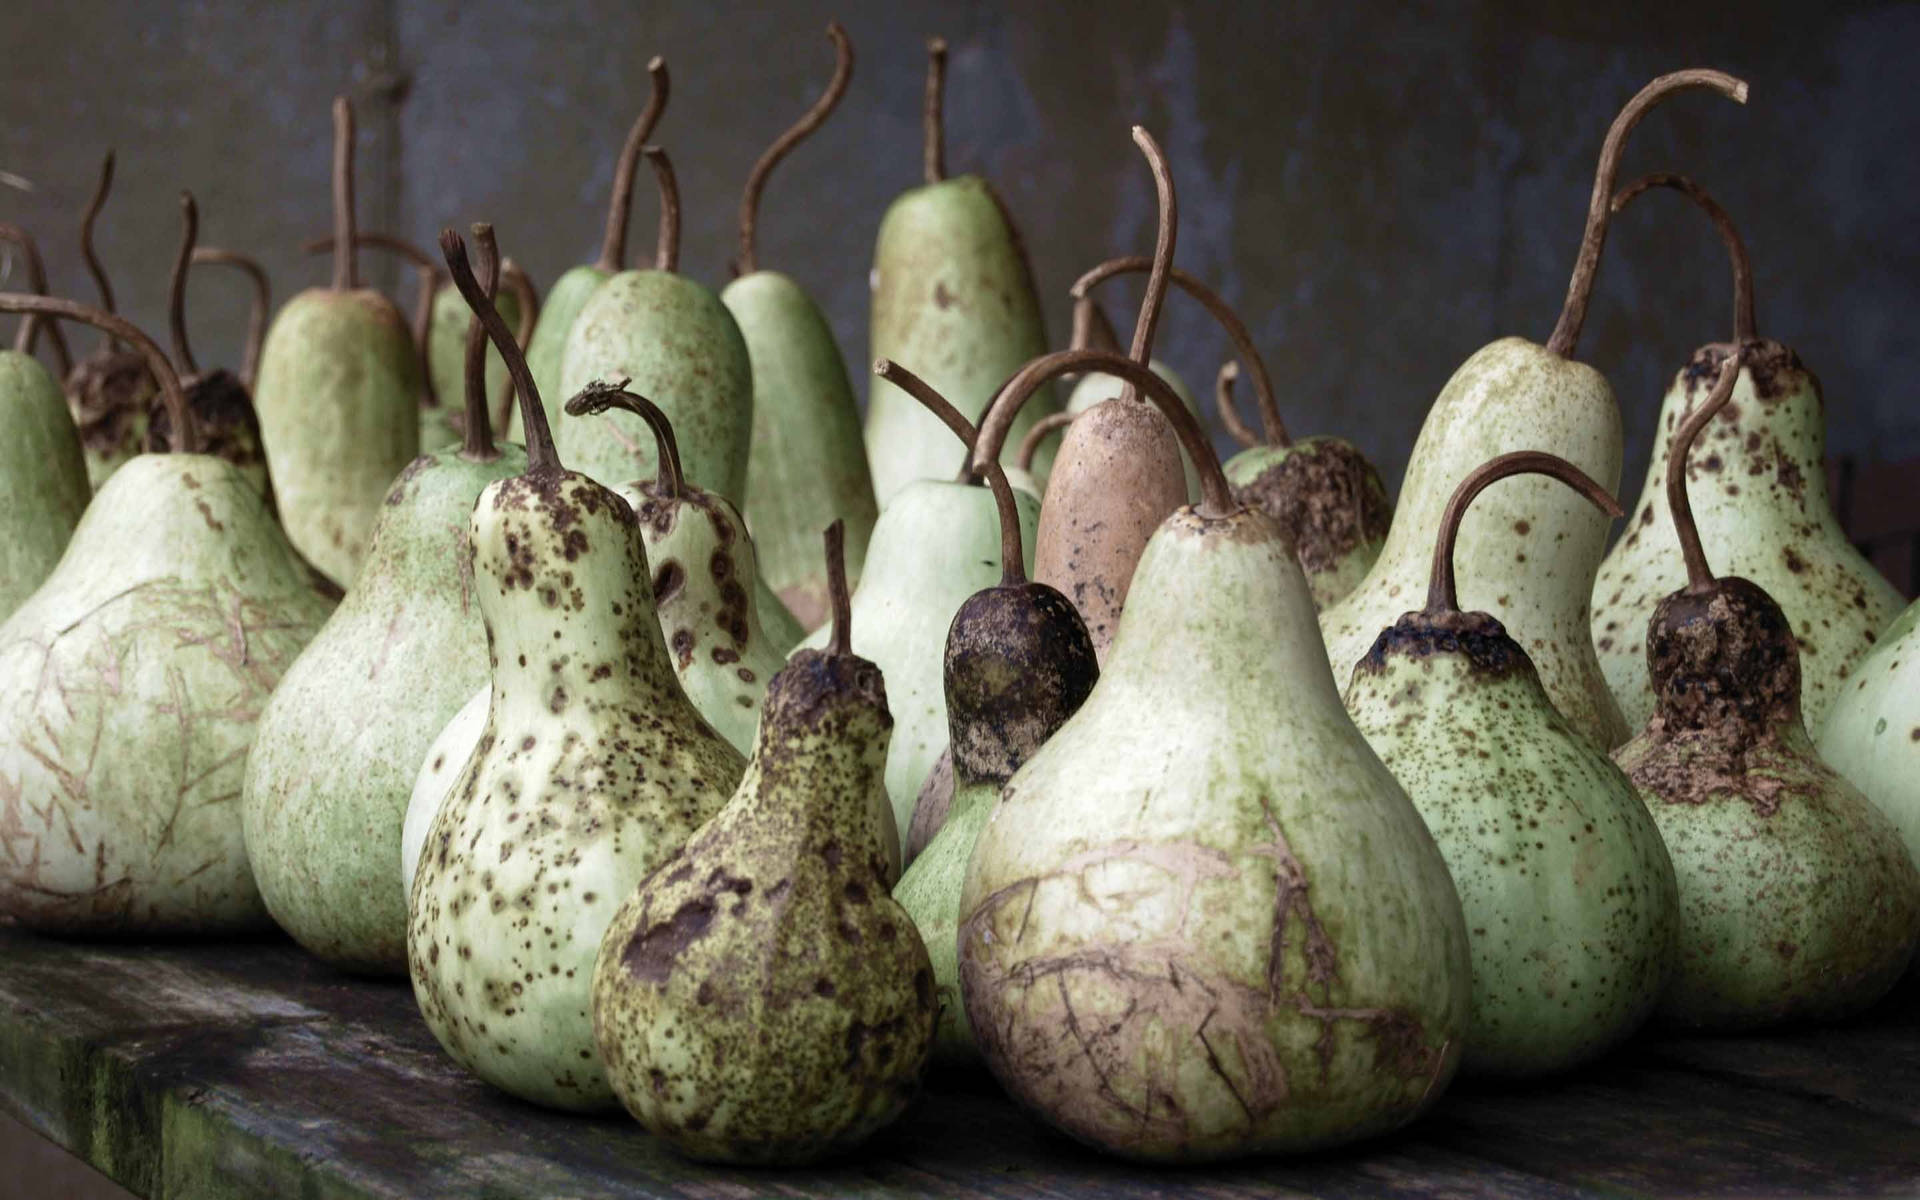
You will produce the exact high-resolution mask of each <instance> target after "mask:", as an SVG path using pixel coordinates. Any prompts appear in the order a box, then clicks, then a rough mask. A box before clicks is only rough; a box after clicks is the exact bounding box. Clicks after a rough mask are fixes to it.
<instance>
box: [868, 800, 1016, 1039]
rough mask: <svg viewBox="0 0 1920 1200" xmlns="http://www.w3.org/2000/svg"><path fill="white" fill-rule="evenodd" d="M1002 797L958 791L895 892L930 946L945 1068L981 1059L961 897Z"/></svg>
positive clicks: (935, 1033)
mask: <svg viewBox="0 0 1920 1200" xmlns="http://www.w3.org/2000/svg"><path fill="white" fill-rule="evenodd" d="M999 798H1000V785H998V784H994V783H975V784H968V785H966V786H964V787H956V788H955V789H954V792H953V798H952V800H951V801H950V803H949V806H948V809H947V818H946V821H945V823H944V824H942V825H941V826H940V831H939V832H938V833H936V834H934V836H933V840H931V841H929V842H928V843H927V846H926V849H925V850H923V851H921V852H920V853H919V854H918V855H916V856H915V857H914V859H913V861H912V862H911V863H908V864H907V869H906V871H905V872H903V873H902V874H901V876H900V884H899V886H898V887H896V888H895V889H894V892H893V898H894V899H895V900H898V901H899V902H900V907H901V908H902V909H904V910H906V913H907V916H908V918H909V919H910V920H911V921H912V922H913V926H914V928H916V929H918V930H919V931H920V940H921V942H922V943H923V944H925V946H926V948H927V961H928V963H929V965H930V966H931V968H932V970H933V986H934V996H935V999H936V1000H937V1002H938V1007H939V1010H940V1020H939V1025H938V1028H937V1029H936V1030H935V1032H934V1041H933V1061H934V1062H935V1063H938V1064H940V1065H942V1066H959V1065H963V1064H966V1063H973V1062H978V1061H980V1051H979V1048H978V1046H977V1045H976V1044H975V1042H974V1036H973V1026H972V1025H970V1024H969V1023H968V1022H967V1010H966V1005H964V1004H962V1003H961V1000H960V893H961V890H962V889H963V888H964V886H965V884H966V879H967V862H968V860H969V859H971V858H972V857H973V848H974V845H975V844H976V843H977V842H978V841H979V839H980V831H981V830H982V829H985V828H986V825H987V818H988V817H990V816H992V815H993V805H994V802H995V801H997V800H998V799H999Z"/></svg>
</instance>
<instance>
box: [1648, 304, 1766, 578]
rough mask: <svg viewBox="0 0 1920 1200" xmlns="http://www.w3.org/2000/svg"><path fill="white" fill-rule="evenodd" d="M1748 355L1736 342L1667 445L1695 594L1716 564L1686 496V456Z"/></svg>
mask: <svg viewBox="0 0 1920 1200" xmlns="http://www.w3.org/2000/svg"><path fill="white" fill-rule="evenodd" d="M1746 358H1747V344H1746V343H1745V342H1744V341H1739V342H1735V343H1734V345H1733V353H1732V354H1729V355H1728V356H1727V361H1726V362H1724V363H1722V364H1721V366H1720V376H1719V378H1717V379H1715V380H1714V381H1713V391H1711V392H1709V393H1708V394H1707V400H1706V403H1704V404H1702V405H1701V406H1700V407H1699V408H1696V409H1694V410H1693V411H1692V412H1691V413H1688V414H1687V419H1686V420H1684V421H1682V422H1680V428H1678V429H1676V430H1674V431H1673V444H1672V445H1671V446H1669V447H1667V508H1668V509H1670V510H1672V512H1673V532H1674V534H1675V536H1677V537H1678V538H1679V540H1680V557H1681V558H1682V559H1683V560H1684V561H1685V562H1686V564H1687V590H1688V591H1689V592H1693V593H1695V594H1696V595H1697V594H1699V593H1701V592H1705V591H1709V590H1711V589H1712V587H1713V568H1712V567H1710V566H1708V565H1707V552H1706V550H1705V549H1704V548H1702V547H1701V545H1700V527H1699V525H1697V524H1695V523H1694V520H1693V502H1692V501H1690V500H1689V499H1687V456H1688V455H1689V454H1691V453H1692V452H1693V443H1694V440H1695V439H1697V438H1698V437H1699V436H1700V431H1701V430H1702V429H1705V428H1706V427H1707V422H1709V421H1711V420H1713V418H1714V417H1715V416H1716V415H1717V414H1718V413H1719V412H1720V410H1721V409H1722V408H1725V407H1726V404H1727V401H1728V400H1729V399H1730V398H1731V397H1732V396H1733V385H1734V383H1735V382H1736V381H1737V380H1738V379H1739V378H1740V367H1741V365H1742V364H1743V363H1745V362H1746Z"/></svg>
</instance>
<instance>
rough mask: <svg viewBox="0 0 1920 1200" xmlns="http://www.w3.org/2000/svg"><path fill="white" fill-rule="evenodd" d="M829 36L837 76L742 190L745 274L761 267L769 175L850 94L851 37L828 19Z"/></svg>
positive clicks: (739, 267)
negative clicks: (757, 252) (759, 236)
mask: <svg viewBox="0 0 1920 1200" xmlns="http://www.w3.org/2000/svg"><path fill="white" fill-rule="evenodd" d="M827 37H828V38H829V39H830V40H831V41H832V42H833V78H831V79H829V80H827V88H826V90H825V91H823V92H821V93H820V98H819V99H818V100H815V101H814V102H813V107H811V108H809V109H807V111H806V112H804V113H802V114H801V116H800V119H799V120H798V121H795V122H794V123H793V124H792V125H790V126H788V127H787V131H786V132H785V133H783V134H781V135H780V136H779V137H777V138H775V139H773V144H772V145H770V146H768V147H767V148H766V150H764V151H763V152H762V153H761V155H760V158H759V160H758V161H757V162H755V163H754V164H753V170H751V171H749V172H747V186H746V187H745V189H743V190H742V191H741V193H740V257H739V258H738V259H736V260H735V261H734V269H735V270H736V271H738V272H739V273H740V274H742V275H751V274H753V273H754V272H755V271H757V270H759V269H760V268H759V266H758V264H757V262H756V260H755V258H754V252H753V251H754V244H753V240H754V233H755V231H756V229H757V228H758V225H759V217H760V193H761V192H762V191H764V190H765V189H766V186H767V177H768V176H769V175H772V174H773V169H774V168H775V167H777V166H779V165H780V161H781V160H782V159H784V158H786V156H787V155H788V154H790V153H792V152H793V148H794V147H795V146H798V145H799V144H800V143H801V142H803V141H805V140H806V139H807V137H808V136H809V135H810V134H812V133H813V131H814V130H816V129H818V128H820V126H821V125H823V124H825V123H826V120H827V118H828V117H830V116H832V115H833V110H834V109H835V108H837V107H838V106H839V104H840V98H841V97H842V96H844V95H846V94H847V83H848V82H849V81H850V80H852V78H853V43H851V42H849V41H848V40H847V31H846V30H845V29H842V28H841V27H840V22H838V21H828V22H827Z"/></svg>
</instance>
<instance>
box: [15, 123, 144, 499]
mask: <svg viewBox="0 0 1920 1200" xmlns="http://www.w3.org/2000/svg"><path fill="white" fill-rule="evenodd" d="M113 161H114V156H113V151H111V150H109V151H107V152H106V155H105V157H103V158H102V159H101V161H100V178H99V182H98V183H97V184H96V185H95V186H94V191H93V196H92V197H91V198H90V199H89V200H88V201H87V207H86V211H85V212H84V213H82V214H81V217H80V257H81V259H82V261H84V262H85V263H86V266H87V273H88V274H89V275H91V276H92V277H93V284H94V288H95V289H96V290H97V291H98V292H99V294H100V299H99V303H100V310H101V311H102V312H105V313H107V314H109V315H112V314H113V313H114V311H115V309H114V303H113V282H112V280H111V279H109V278H108V276H107V270H106V267H105V266H103V265H102V264H101V262H100V257H99V255H98V254H96V253H95V252H94V246H93V227H94V224H95V222H97V221H98V220H99V219H100V211H101V209H103V208H105V207H106V203H107V197H108V195H109V194H110V193H111V192H112V191H113ZM29 285H30V286H31V280H29ZM33 290H35V291H45V290H46V289H45V288H44V287H35V288H34V289H33ZM63 361H64V359H63ZM63 376H64V377H63V379H62V383H61V386H62V387H63V388H64V389H65V390H66V393H67V406H68V408H69V410H70V411H71V412H72V414H73V423H74V426H75V428H77V429H78V430H79V434H80V447H81V453H82V454H83V455H84V456H85V458H86V463H87V482H88V485H89V486H90V487H92V488H95V489H98V488H99V487H100V486H101V485H102V484H104V483H106V481H107V479H108V477H109V476H111V475H112V474H113V473H114V472H115V471H117V470H119V469H120V466H121V464H123V463H125V462H126V461H127V460H128V459H130V458H132V457H133V456H134V455H136V454H139V453H140V448H141V446H143V445H144V444H145V443H146V437H147V414H148V410H149V407H150V406H151V404H152V402H153V400H154V397H155V396H156V395H158V392H159V389H158V386H157V385H156V383H155V380H154V378H153V373H152V372H151V371H150V370H148V369H147V362H146V357H145V356H144V355H142V354H141V353H140V351H139V350H138V349H137V348H135V347H133V346H128V345H124V344H122V343H120V342H119V341H117V340H116V339H115V338H113V337H111V336H109V335H107V334H102V335H101V337H100V344H99V345H98V346H97V347H95V349H94V350H93V352H92V353H91V354H88V355H87V356H86V357H85V358H82V359H81V360H80V361H79V362H77V363H74V364H72V365H71V366H70V367H67V368H65V369H64V371H63Z"/></svg>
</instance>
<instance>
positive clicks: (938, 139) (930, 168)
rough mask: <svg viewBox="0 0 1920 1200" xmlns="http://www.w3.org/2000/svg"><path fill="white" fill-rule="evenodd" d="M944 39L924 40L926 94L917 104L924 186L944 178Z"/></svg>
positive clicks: (945, 154)
mask: <svg viewBox="0 0 1920 1200" xmlns="http://www.w3.org/2000/svg"><path fill="white" fill-rule="evenodd" d="M946 91H947V39H945V38H941V37H937V38H930V39H928V41H927V91H926V96H925V98H924V99H923V100H922V101H921V105H920V141H921V145H920V172H921V174H922V175H923V176H924V177H925V178H926V181H927V182H928V183H939V182H940V181H941V180H943V179H945V178H946V177H947V124H946V116H945V114H944V113H943V112H942V111H941V110H942V107H943V106H944V105H945V103H946Z"/></svg>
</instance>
